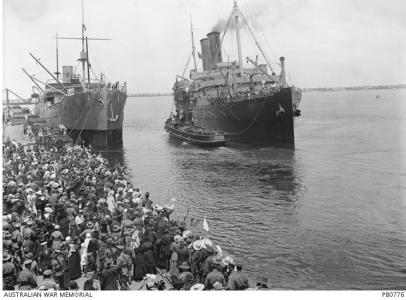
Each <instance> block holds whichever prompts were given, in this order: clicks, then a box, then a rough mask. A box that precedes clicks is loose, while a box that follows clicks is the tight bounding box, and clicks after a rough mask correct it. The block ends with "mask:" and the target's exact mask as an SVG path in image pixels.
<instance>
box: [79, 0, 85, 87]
mask: <svg viewBox="0 0 406 300" xmlns="http://www.w3.org/2000/svg"><path fill="white" fill-rule="evenodd" d="M84 19H85V18H84V10H83V0H82V52H80V58H79V61H81V62H82V81H83V91H84V92H86V60H87V59H86V56H87V53H86V52H85V29H86V27H85V21H84Z"/></svg>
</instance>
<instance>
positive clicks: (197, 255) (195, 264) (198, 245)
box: [191, 240, 206, 282]
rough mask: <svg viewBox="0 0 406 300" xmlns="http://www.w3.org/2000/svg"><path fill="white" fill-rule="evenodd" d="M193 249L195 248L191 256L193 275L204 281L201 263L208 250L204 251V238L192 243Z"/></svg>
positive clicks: (197, 280) (199, 280)
mask: <svg viewBox="0 0 406 300" xmlns="http://www.w3.org/2000/svg"><path fill="white" fill-rule="evenodd" d="M192 249H193V254H192V257H191V262H192V265H191V267H192V268H191V269H192V273H193V276H194V277H195V280H196V282H201V281H202V275H203V274H202V273H203V272H202V270H201V264H202V262H203V261H204V259H205V258H206V256H205V254H206V252H204V251H202V249H203V242H202V240H196V241H194V242H193V244H192Z"/></svg>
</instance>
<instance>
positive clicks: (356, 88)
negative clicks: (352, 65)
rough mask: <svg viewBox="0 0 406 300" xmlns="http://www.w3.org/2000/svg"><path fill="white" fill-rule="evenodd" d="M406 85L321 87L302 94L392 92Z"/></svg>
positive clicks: (303, 90)
mask: <svg viewBox="0 0 406 300" xmlns="http://www.w3.org/2000/svg"><path fill="white" fill-rule="evenodd" d="M404 88H406V84H397V85H371V86H347V87H322V88H321V87H320V88H305V89H301V90H302V92H332V91H361V90H392V89H404Z"/></svg>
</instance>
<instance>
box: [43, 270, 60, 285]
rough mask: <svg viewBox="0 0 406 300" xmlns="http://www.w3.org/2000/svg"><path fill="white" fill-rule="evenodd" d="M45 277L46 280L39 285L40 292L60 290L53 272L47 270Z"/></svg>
mask: <svg viewBox="0 0 406 300" xmlns="http://www.w3.org/2000/svg"><path fill="white" fill-rule="evenodd" d="M43 277H44V279H43V280H42V281H41V282H40V284H39V285H38V286H39V289H40V290H58V288H59V286H58V284H57V283H56V281H55V279H54V278H53V277H52V270H49V269H48V270H45V271H44V273H43Z"/></svg>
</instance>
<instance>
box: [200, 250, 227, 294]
mask: <svg viewBox="0 0 406 300" xmlns="http://www.w3.org/2000/svg"><path fill="white" fill-rule="evenodd" d="M220 263H221V260H220V259H219V258H217V257H216V258H214V259H213V263H212V264H211V266H210V273H209V274H207V277H206V280H205V282H204V289H205V290H212V289H213V284H214V283H215V282H219V283H221V284H222V286H223V287H225V286H226V280H225V278H224V275H223V274H222V273H221V272H220V270H219V269H220Z"/></svg>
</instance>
